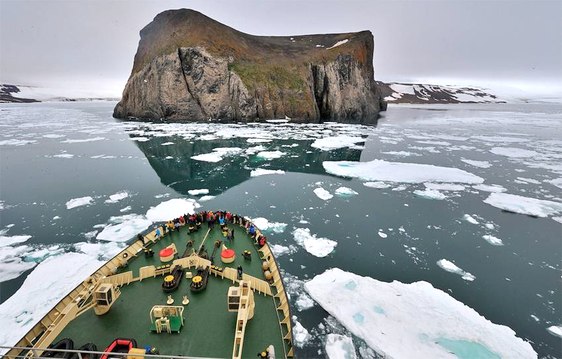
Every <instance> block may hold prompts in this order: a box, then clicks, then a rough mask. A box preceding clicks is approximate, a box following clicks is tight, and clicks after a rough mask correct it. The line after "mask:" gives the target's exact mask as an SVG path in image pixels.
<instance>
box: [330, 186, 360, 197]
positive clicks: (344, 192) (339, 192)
mask: <svg viewBox="0 0 562 359" xmlns="http://www.w3.org/2000/svg"><path fill="white" fill-rule="evenodd" d="M334 193H335V194H336V196H339V197H352V196H355V195H358V194H359V193H357V192H356V191H354V190H352V189H351V188H349V187H339V188H338V189H336V191H335V192H334Z"/></svg>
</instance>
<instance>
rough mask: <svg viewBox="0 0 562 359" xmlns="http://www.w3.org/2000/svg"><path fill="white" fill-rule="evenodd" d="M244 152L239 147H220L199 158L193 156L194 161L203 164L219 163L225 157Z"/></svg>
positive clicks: (198, 156)
mask: <svg viewBox="0 0 562 359" xmlns="http://www.w3.org/2000/svg"><path fill="white" fill-rule="evenodd" d="M241 151H242V149H241V148H239V147H218V148H213V152H211V153H204V154H201V155H197V156H191V158H192V159H194V160H196V161H203V162H219V161H222V160H223V158H224V157H226V156H231V155H235V154H238V153H240V152H241Z"/></svg>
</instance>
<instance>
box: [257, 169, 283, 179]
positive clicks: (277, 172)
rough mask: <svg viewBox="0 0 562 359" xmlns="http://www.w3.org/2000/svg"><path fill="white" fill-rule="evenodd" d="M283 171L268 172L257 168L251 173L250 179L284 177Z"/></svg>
mask: <svg viewBox="0 0 562 359" xmlns="http://www.w3.org/2000/svg"><path fill="white" fill-rule="evenodd" d="M283 174H285V171H283V170H268V169H265V168H256V169H255V170H252V171H251V172H250V177H257V176H264V175H283Z"/></svg>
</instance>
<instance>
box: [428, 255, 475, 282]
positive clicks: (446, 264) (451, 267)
mask: <svg viewBox="0 0 562 359" xmlns="http://www.w3.org/2000/svg"><path fill="white" fill-rule="evenodd" d="M437 265H438V266H439V267H441V269H443V270H446V271H447V272H450V273H454V274H458V275H460V276H461V278H462V279H464V280H467V281H469V282H472V281H473V280H474V279H476V277H475V276H474V275H472V274H470V273H468V272H465V271H464V270H462V269H460V268H459V267H457V266H456V265H455V263H453V262H451V261H449V260H447V259H440V260H438V261H437Z"/></svg>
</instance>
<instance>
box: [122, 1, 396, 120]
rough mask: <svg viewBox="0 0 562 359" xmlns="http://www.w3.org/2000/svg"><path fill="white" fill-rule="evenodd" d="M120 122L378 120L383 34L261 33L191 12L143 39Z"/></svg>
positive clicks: (162, 22) (164, 19) (164, 21)
mask: <svg viewBox="0 0 562 359" xmlns="http://www.w3.org/2000/svg"><path fill="white" fill-rule="evenodd" d="M140 37H141V38H140V42H139V46H138V49H137V53H136V55H135V59H134V64H133V69H132V71H131V75H130V77H129V80H128V81H127V84H126V86H125V90H124V92H123V97H122V99H121V101H120V102H119V103H118V104H117V105H116V107H115V110H114V113H113V116H114V117H116V118H138V119H163V120H170V121H200V120H208V119H213V120H223V121H250V120H251V121H254V120H266V119H278V118H286V117H288V118H291V119H292V121H294V122H323V121H339V122H360V123H369V122H375V121H376V118H377V117H378V113H379V111H381V110H384V109H385V108H386V103H385V102H384V101H383V99H382V97H381V94H380V91H379V89H378V87H377V84H376V82H375V79H374V70H373V47H374V43H373V35H372V34H371V32H370V31H361V32H356V33H343V34H326V35H304V36H292V37H288V36H287V37H279V36H253V35H249V34H245V33H242V32H240V31H237V30H235V29H232V28H230V27H228V26H226V25H223V24H221V23H219V22H217V21H215V20H213V19H210V18H208V17H207V16H205V15H203V14H201V13H199V12H197V11H194V10H188V9H181V10H169V11H164V12H162V13H160V14H158V15H157V16H156V17H155V18H154V20H153V21H152V22H151V23H150V24H148V25H147V26H146V27H145V28H143V29H142V30H141V32H140Z"/></svg>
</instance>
